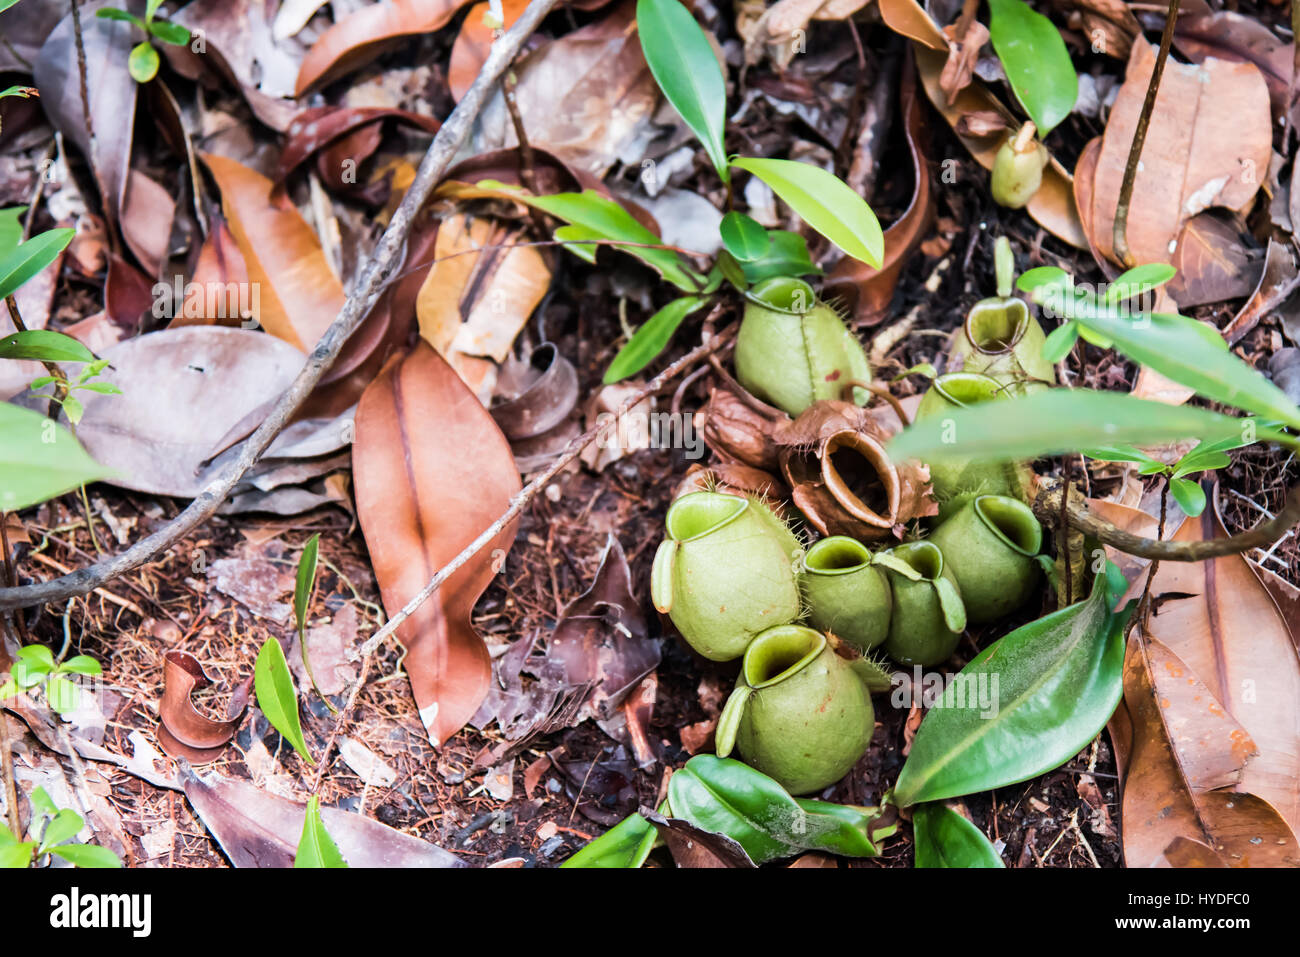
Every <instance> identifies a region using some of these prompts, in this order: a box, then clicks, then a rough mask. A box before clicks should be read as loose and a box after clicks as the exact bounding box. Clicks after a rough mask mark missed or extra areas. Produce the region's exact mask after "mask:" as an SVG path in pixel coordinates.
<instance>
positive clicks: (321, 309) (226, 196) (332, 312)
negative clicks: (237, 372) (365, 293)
mask: <svg viewBox="0 0 1300 957" xmlns="http://www.w3.org/2000/svg"><path fill="white" fill-rule="evenodd" d="M203 161H204V163H206V164H207V167H208V169H209V170H211V171H212V175H213V178H214V179H216V181H217V187H218V189H220V190H221V201H222V208H223V209H224V211H225V215H226V221H227V222H228V223H229V224H230V231H231V234H232V235H233V236H234V237H235V241H236V243H238V245H239V250H240V252H241V253H242V254H243V256H244V262H245V264H246V266H247V268H248V278H249V280H250V286H251V287H252V289H253V290H255V291H257V293H258V294H257V296H256V297H253V298H252V307H253V308H252V312H253V315H254V317H255V318H256V319H257V321H258V322H259V323H260V324H261V325H262V326H264V327H265V328H266V331H267V332H269V333H271V335H273V336H276V337H277V338H279V339H283V340H284V341H285V342H288V343H289V344H290V345H292V346H294V348H296V349H298V350H299V351H300V352H306V351H308V350H309V349H311V348H312V346H314V345H315V344H316V340H318V339H319V338H320V337H321V334H322V333H323V332H324V331H325V330H326V329H327V328H328V327H329V324H330V323H331V322H333V321H334V317H335V316H337V315H338V314H339V312H340V311H341V310H342V308H343V302H344V298H345V297H344V295H343V285H342V283H340V282H339V279H338V277H337V276H336V275H334V273H333V271H332V270H331V269H330V266H329V261H328V260H327V259H326V257H325V253H324V251H323V250H322V249H321V246H320V242H319V240H318V239H317V238H316V234H315V233H314V232H313V231H312V229H311V227H310V226H308V225H307V223H306V221H305V220H304V219H303V218H302V216H301V215H299V213H298V210H297V209H296V208H294V206H293V204H292V203H291V202H289V201H288V200H287V199H286V198H284V197H279V198H277V197H275V196H273V195H272V188H273V185H274V184H272V182H271V181H270V180H269V179H267V178H266V177H265V176H262V175H261V174H260V173H257V172H255V171H254V170H251V169H249V168H248V167H247V166H244V165H242V164H241V163H237V162H235V161H234V160H232V159H227V158H226V157H224V156H216V155H214V154H212V153H205V154H203Z"/></svg>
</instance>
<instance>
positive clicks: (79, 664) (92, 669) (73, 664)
mask: <svg viewBox="0 0 1300 957" xmlns="http://www.w3.org/2000/svg"><path fill="white" fill-rule="evenodd" d="M59 670H60V671H66V672H71V673H72V674H74V675H102V674H103V673H104V669H103V668H102V667H100V664H99V662H98V661H96V660H95V659H94V658H92V657H90V655H73V656H72V657H71V658H69V659H68V660H67V661H65V662H63V664H61V665H59Z"/></svg>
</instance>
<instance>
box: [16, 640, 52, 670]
mask: <svg viewBox="0 0 1300 957" xmlns="http://www.w3.org/2000/svg"><path fill="white" fill-rule="evenodd" d="M18 660H19V661H27V662H31V664H32V665H33V666H37V667H40V668H41V669H43V670H45V671H52V670H54V652H52V651H50V649H49V648H46V647H45V646H44V645H24V646H23V647H21V648H19V649H18Z"/></svg>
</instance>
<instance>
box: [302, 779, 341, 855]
mask: <svg viewBox="0 0 1300 957" xmlns="http://www.w3.org/2000/svg"><path fill="white" fill-rule="evenodd" d="M293 866H294V867H295V868H297V867H347V866H348V862H347V861H345V860H344V859H343V855H342V854H340V853H339V849H338V845H337V844H335V843H334V839H333V838H332V837H330V833H329V831H327V830H325V822H324V821H322V820H321V816H320V799H319V798H318V797H316V795H314V794H313V795H312V796H311V797H309V798H308V799H307V813H306V815H305V816H304V817H303V819H302V837H300V838H299V839H298V853H297V854H295V855H294V858H293Z"/></svg>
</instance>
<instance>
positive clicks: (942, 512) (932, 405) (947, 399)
mask: <svg viewBox="0 0 1300 957" xmlns="http://www.w3.org/2000/svg"><path fill="white" fill-rule="evenodd" d="M1006 394H1007V393H1006V391H1005V390H1004V389H1003V387H1002V384H1001V383H1000V382H998V380H997V379H994V378H992V377H990V376H986V375H983V374H981V373H978V372H950V373H948V374H947V375H941V376H939V377H938V378H937V379H935V380H934V382H932V383H931V384H930V388H929V390H928V391H927V392H926V393H925V397H924V398H922V399H921V404H920V405H919V406H918V407H917V410H916V418H917V420H920V419H928V418H939V417H942V416H946V415H949V414H951V413H952V412H954V411H956V410H957V409H964V408H969V407H970V406H974V405H979V404H981V403H984V402H996V401H999V400H1001V399H1004V398H1006ZM929 465H930V485H931V488H932V489H933V492H934V499H935V501H936V502H937V503H938V504H939V518H938V520H939V521H943V520H944V519H945V518H947V516H948V515H950V514H951V513H953V512H955V511H956V510H957V509H958V508H960V507H961V506H962V505H963V504H964V503H965V502H967V501H969V500H970V499H972V498H974V497H975V496H977V495H1018V494H1019V493H1020V485H1021V477H1020V476H1021V472H1022V468H1021V466H1018V465H1017V464H1015V463H1012V462H996V461H989V460H988V459H979V458H974V457H971V458H948V459H944V460H942V461H935V462H931V463H929Z"/></svg>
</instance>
